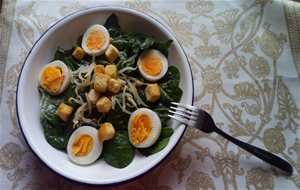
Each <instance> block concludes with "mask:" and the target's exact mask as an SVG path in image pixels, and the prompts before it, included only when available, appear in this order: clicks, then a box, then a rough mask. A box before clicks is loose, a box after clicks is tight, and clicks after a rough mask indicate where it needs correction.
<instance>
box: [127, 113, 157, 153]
mask: <svg viewBox="0 0 300 190" xmlns="http://www.w3.org/2000/svg"><path fill="white" fill-rule="evenodd" d="M160 132H161V121H160V119H159V117H158V115H157V114H156V113H155V112H154V111H152V110H150V109H148V108H140V109H137V110H135V111H134V112H133V113H132V114H131V116H130V118H129V122H128V134H129V140H130V142H131V144H132V145H133V146H134V147H137V148H147V147H150V146H151V145H153V144H154V143H155V142H156V141H157V139H158V137H159V135H160Z"/></svg>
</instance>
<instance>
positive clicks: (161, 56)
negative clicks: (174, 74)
mask: <svg viewBox="0 0 300 190" xmlns="http://www.w3.org/2000/svg"><path fill="white" fill-rule="evenodd" d="M151 54H152V55H155V56H156V57H158V58H159V59H160V60H161V62H162V69H161V71H160V73H159V74H158V75H155V76H154V75H149V74H148V73H146V72H145V71H144V70H143V68H142V58H143V57H144V56H147V55H151ZM137 65H138V69H139V72H140V74H141V75H142V76H143V77H144V78H145V79H146V80H148V81H150V82H155V81H158V80H159V79H161V78H162V77H163V76H164V75H165V74H166V73H167V71H168V60H167V58H166V56H165V55H164V54H162V53H161V52H160V51H158V50H156V49H149V50H146V51H144V52H143V53H142V54H141V55H140V56H139V59H138V61H137Z"/></svg>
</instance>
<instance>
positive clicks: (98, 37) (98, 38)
mask: <svg viewBox="0 0 300 190" xmlns="http://www.w3.org/2000/svg"><path fill="white" fill-rule="evenodd" d="M105 41H106V37H105V35H104V34H103V32H100V31H97V30H94V31H91V32H90V34H89V36H88V37H87V40H86V47H87V48H88V49H90V50H97V49H100V48H101V47H102V46H103V45H104V44H105Z"/></svg>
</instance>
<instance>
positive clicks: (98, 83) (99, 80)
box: [94, 73, 110, 93]
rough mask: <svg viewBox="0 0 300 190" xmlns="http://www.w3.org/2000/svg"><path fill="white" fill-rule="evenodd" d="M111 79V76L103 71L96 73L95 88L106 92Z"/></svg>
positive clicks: (100, 91)
mask: <svg viewBox="0 0 300 190" xmlns="http://www.w3.org/2000/svg"><path fill="white" fill-rule="evenodd" d="M109 79H110V77H109V76H108V75H106V74H103V73H99V74H97V75H95V81H94V89H95V90H96V91H97V92H99V93H105V92H106V90H107V84H108V80H109Z"/></svg>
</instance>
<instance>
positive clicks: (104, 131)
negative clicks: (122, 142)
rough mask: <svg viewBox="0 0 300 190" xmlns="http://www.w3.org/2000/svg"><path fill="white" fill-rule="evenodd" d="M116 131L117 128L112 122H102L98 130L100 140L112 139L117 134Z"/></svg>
mask: <svg viewBox="0 0 300 190" xmlns="http://www.w3.org/2000/svg"><path fill="white" fill-rule="evenodd" d="M115 132H116V131H115V128H114V126H113V125H112V124H111V123H109V122H105V123H103V124H101V125H100V128H99V130H98V138H99V141H100V142H103V141H107V140H110V139H112V138H113V137H114V135H115Z"/></svg>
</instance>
